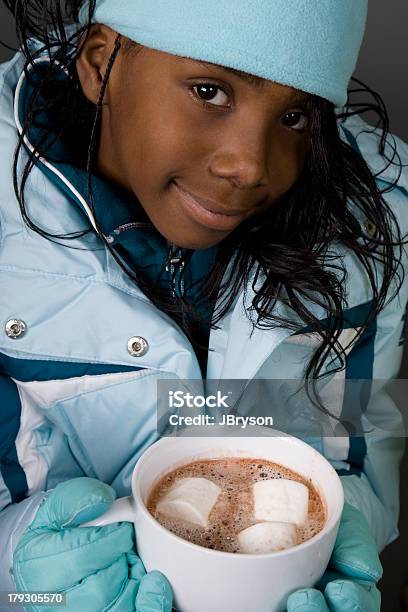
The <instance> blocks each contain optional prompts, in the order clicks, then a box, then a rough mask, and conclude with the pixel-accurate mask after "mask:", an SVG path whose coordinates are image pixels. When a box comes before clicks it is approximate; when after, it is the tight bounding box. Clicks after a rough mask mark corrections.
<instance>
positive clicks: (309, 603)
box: [287, 589, 329, 612]
mask: <svg viewBox="0 0 408 612" xmlns="http://www.w3.org/2000/svg"><path fill="white" fill-rule="evenodd" d="M287 610H288V612H329V608H328V607H327V604H326V601H325V599H324V597H323V595H322V593H321V592H320V591H317V590H316V589H301V590H299V591H295V592H294V593H292V595H290V596H289V598H288V601H287Z"/></svg>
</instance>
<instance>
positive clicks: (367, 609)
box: [324, 580, 381, 612]
mask: <svg viewBox="0 0 408 612" xmlns="http://www.w3.org/2000/svg"><path fill="white" fill-rule="evenodd" d="M324 594H325V597H326V599H327V602H328V604H329V606H330V610H332V611H333V612H380V609H381V595H380V592H379V590H378V589H377V588H376V586H375V584H374V583H373V582H366V583H362V582H355V581H353V580H335V581H334V582H330V583H329V584H328V585H327V587H326V590H325V592H324Z"/></svg>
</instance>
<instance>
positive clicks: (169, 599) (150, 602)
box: [136, 572, 173, 612]
mask: <svg viewBox="0 0 408 612" xmlns="http://www.w3.org/2000/svg"><path fill="white" fill-rule="evenodd" d="M172 607H173V591H172V590H171V586H170V583H169V581H168V580H167V578H165V576H163V574H161V573H160V572H149V573H148V574H146V575H145V576H144V577H143V578H142V580H141V582H140V587H139V591H138V593H137V596H136V612H171V610H172Z"/></svg>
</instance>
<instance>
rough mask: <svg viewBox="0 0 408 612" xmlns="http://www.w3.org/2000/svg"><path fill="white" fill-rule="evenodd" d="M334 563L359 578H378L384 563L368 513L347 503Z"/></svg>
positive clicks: (337, 568)
mask: <svg viewBox="0 0 408 612" xmlns="http://www.w3.org/2000/svg"><path fill="white" fill-rule="evenodd" d="M330 566H331V567H332V568H333V569H334V570H336V571H338V572H340V574H342V575H344V576H347V577H350V578H355V579H357V580H369V581H373V582H378V580H379V579H380V578H381V576H382V567H381V563H380V559H379V557H378V552H377V547H376V544H375V541H374V539H373V536H372V535H371V532H370V528H369V526H368V523H367V520H366V518H365V517H364V515H363V514H362V513H361V512H359V511H358V510H356V508H353V506H350V505H349V504H345V506H344V510H343V515H342V519H341V522H340V527H339V532H338V535H337V539H336V544H335V546H334V550H333V554H332V558H331V560H330Z"/></svg>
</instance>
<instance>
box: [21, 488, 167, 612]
mask: <svg viewBox="0 0 408 612" xmlns="http://www.w3.org/2000/svg"><path fill="white" fill-rule="evenodd" d="M115 498H116V493H115V491H114V490H113V489H112V487H110V486H109V485H107V484H105V483H103V482H100V481H99V480H95V479H94V478H75V479H73V480H68V481H66V482H63V483H60V484H59V485H58V486H57V487H56V488H55V489H54V490H53V491H51V493H50V494H49V496H48V497H47V498H46V499H45V500H44V502H43V503H42V504H41V506H40V507H39V509H38V510H37V514H36V516H35V519H34V521H33V522H32V523H31V525H30V526H29V527H28V528H27V529H26V531H25V532H24V533H23V536H22V538H21V540H20V541H19V543H18V544H17V547H16V549H15V552H14V580H15V583H16V587H17V589H18V590H19V591H46V592H54V591H58V592H60V593H66V599H67V605H66V607H64V611H66V612H78V611H79V610H80V611H81V612H95V611H96V610H97V611H98V612H105V611H108V610H109V611H110V612H134V610H136V611H137V612H139V611H140V612H147V611H149V612H156V611H157V612H170V610H171V608H172V592H171V588H170V585H169V583H168V581H167V580H166V578H165V577H164V576H163V575H162V574H160V573H159V572H150V573H149V574H146V572H145V570H144V567H143V565H142V562H141V561H140V559H139V558H138V556H137V555H136V552H135V546H134V540H133V535H134V534H133V525H131V524H130V523H127V522H122V523H113V524H111V525H106V526H104V527H78V525H80V524H81V523H84V522H86V521H90V520H93V519H95V518H97V517H98V516H100V515H101V514H103V513H104V512H106V510H108V509H109V507H110V506H111V504H112V502H113V501H114V499H115ZM28 609H30V610H36V611H39V612H51V610H56V611H58V612H60V610H61V608H60V607H55V608H54V607H50V606H46V607H45V606H41V605H39V604H36V605H35V606H31V607H30V608H28Z"/></svg>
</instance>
